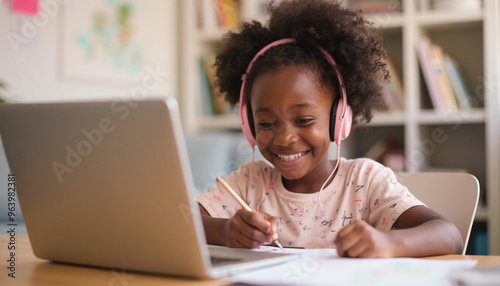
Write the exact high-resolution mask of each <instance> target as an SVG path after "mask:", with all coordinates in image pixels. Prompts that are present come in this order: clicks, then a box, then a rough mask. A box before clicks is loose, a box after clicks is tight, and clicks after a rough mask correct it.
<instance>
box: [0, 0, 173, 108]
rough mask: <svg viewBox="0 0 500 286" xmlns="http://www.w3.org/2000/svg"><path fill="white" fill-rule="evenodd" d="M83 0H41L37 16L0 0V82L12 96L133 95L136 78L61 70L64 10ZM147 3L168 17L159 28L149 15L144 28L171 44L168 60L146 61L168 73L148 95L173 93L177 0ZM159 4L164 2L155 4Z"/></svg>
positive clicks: (44, 98) (24, 98)
mask: <svg viewBox="0 0 500 286" xmlns="http://www.w3.org/2000/svg"><path fill="white" fill-rule="evenodd" d="M100 1H101V2H106V1H104V0H100ZM66 2H67V3H66ZM84 2H85V1H84V0H41V1H40V3H41V4H40V6H41V7H42V8H41V11H40V16H39V17H30V16H21V15H19V14H13V13H11V12H10V11H9V10H10V9H9V7H8V5H7V4H6V3H5V1H1V3H0V80H3V81H4V82H6V83H7V84H8V86H9V89H8V93H9V99H10V100H12V101H21V102H25V101H53V100H81V99H101V98H110V97H117V96H123V95H127V94H130V93H131V89H132V88H133V87H134V86H136V85H137V82H134V83H117V82H112V81H106V80H93V79H85V78H72V79H70V78H66V77H65V76H64V74H62V72H61V69H60V68H59V65H60V64H61V60H62V56H61V52H62V48H61V46H62V44H61V43H62V39H61V34H62V33H61V29H62V27H61V23H62V21H63V16H64V15H63V14H64V9H65V8H66V9H69V8H71V7H69V6H70V5H80V3H84ZM127 2H134V1H133V0H130V1H127ZM147 2H149V3H157V4H155V6H157V7H158V8H157V9H163V10H165V11H164V18H163V20H166V22H167V25H168V26H167V27H160V26H159V25H158V24H157V23H155V22H154V21H155V19H152V21H151V23H150V24H149V25H148V27H147V28H148V29H151V30H153V31H155V30H156V34H157V36H158V41H168V44H169V47H168V50H165V51H164V53H165V58H166V61H164V62H158V61H155V60H154V59H153V61H150V62H149V63H146V64H147V65H150V66H151V68H153V69H155V68H156V65H159V67H160V70H161V71H162V72H166V73H167V76H166V77H165V78H164V80H163V81H162V82H161V83H160V85H159V86H158V88H155V89H154V90H152V91H150V93H151V94H168V95H175V94H176V92H177V79H176V74H177V73H176V70H177V64H176V58H177V57H176V53H177V48H176V45H177V30H178V28H177V20H176V15H177V11H176V10H177V1H176V0H167V1H165V0H156V1H151V2H150V1H147ZM159 3H161V4H162V5H158V4H159ZM85 4H86V3H84V5H85ZM141 4H142V3H141ZM138 6H139V5H138ZM54 7H55V8H54ZM68 7H69V8H68ZM139 7H140V6H139ZM44 15H45V17H43V16H44ZM44 19H47V20H44ZM12 39H14V40H12Z"/></svg>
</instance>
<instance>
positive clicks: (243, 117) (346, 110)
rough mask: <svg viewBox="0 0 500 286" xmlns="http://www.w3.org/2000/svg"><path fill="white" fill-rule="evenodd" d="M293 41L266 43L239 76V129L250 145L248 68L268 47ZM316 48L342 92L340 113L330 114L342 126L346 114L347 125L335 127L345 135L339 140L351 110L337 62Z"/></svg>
mask: <svg viewBox="0 0 500 286" xmlns="http://www.w3.org/2000/svg"><path fill="white" fill-rule="evenodd" d="M294 42H296V40H295V39H294V38H284V39H280V40H277V41H274V42H272V43H270V44H268V45H266V46H265V47H263V48H262V49H261V50H260V51H259V52H258V53H257V54H256V55H255V56H254V57H253V58H252V60H251V61H250V63H249V64H248V67H247V68H246V70H245V73H244V74H243V75H242V76H241V80H242V84H241V89H240V122H241V129H242V131H243V134H244V135H245V137H246V138H247V140H248V142H249V143H250V145H251V146H252V147H254V146H255V145H256V142H255V138H254V134H253V132H252V129H251V126H250V124H252V123H251V122H249V120H248V118H249V117H248V110H249V109H248V106H247V102H246V79H247V76H248V74H249V73H250V70H251V69H252V66H253V63H254V62H255V61H256V60H257V59H258V58H259V57H260V56H262V55H263V54H264V53H265V52H267V51H268V50H269V49H270V48H272V47H275V46H279V45H283V44H288V43H294ZM318 49H319V50H320V51H321V53H322V54H323V55H324V56H325V58H326V59H327V60H328V62H329V63H330V64H331V65H332V66H333V69H334V70H335V73H336V75H337V79H338V81H339V85H340V90H341V92H342V100H340V102H341V103H340V104H341V109H340V110H342V112H340V114H339V113H338V112H335V114H332V116H335V117H334V118H332V121H333V122H334V124H335V122H338V121H340V123H341V125H342V126H344V125H343V124H344V122H343V119H344V118H346V116H347V122H346V124H347V125H346V126H344V127H342V126H340V127H337V128H340V129H341V130H343V131H342V133H346V134H345V136H342V137H343V138H341V139H340V140H342V139H344V138H345V137H347V135H348V134H349V131H350V128H351V122H352V111H351V109H350V107H349V106H348V105H347V96H346V90H345V85H344V80H343V78H342V75H341V74H340V71H339V69H338V66H337V63H336V62H335V60H334V59H333V57H332V55H330V53H329V52H327V51H326V50H325V49H324V48H323V47H321V46H318ZM337 117H338V118H337ZM345 128H347V132H345V131H344V130H345ZM330 133H331V134H330V137H331V139H332V140H333V138H335V141H336V142H337V144H338V145H340V140H338V139H337V130H333V134H332V131H330Z"/></svg>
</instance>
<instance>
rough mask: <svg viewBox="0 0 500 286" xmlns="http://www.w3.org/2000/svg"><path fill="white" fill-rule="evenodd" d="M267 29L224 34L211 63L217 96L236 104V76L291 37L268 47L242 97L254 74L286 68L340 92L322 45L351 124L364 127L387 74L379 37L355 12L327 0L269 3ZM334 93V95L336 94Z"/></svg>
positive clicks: (247, 27) (252, 25)
mask: <svg viewBox="0 0 500 286" xmlns="http://www.w3.org/2000/svg"><path fill="white" fill-rule="evenodd" d="M268 10H269V12H270V14H271V17H270V20H269V23H268V25H267V27H265V26H263V25H262V24H261V23H259V22H256V21H252V22H246V23H243V24H242V25H241V27H240V29H239V32H229V33H227V34H226V35H225V44H224V47H223V49H222V50H221V52H220V53H219V54H218V56H217V58H216V62H215V68H216V75H217V80H216V84H217V85H218V87H219V89H220V92H221V93H225V96H226V100H228V101H229V102H230V103H231V104H232V105H233V106H234V105H236V104H237V103H238V101H239V93H240V87H241V76H242V75H243V74H244V73H245V70H246V68H247V66H248V64H249V63H250V61H251V60H252V58H253V57H254V55H255V54H257V52H258V51H259V50H261V49H262V48H263V47H264V46H266V45H267V44H269V43H271V42H273V41H276V40H279V39H282V38H294V39H295V40H296V42H294V43H291V44H285V45H279V46H276V47H273V48H271V49H269V50H268V51H267V52H266V53H264V55H262V56H260V57H259V58H258V59H257V60H256V61H255V62H254V64H253V66H252V70H251V71H250V74H248V76H247V93H248V94H247V99H248V98H249V96H248V95H249V94H251V86H252V83H253V80H254V79H255V77H256V76H257V75H258V74H261V73H264V72H271V71H275V70H277V69H279V68H282V67H285V66H290V65H301V66H305V67H307V68H309V69H311V70H312V71H315V72H317V73H318V74H320V75H322V76H321V83H320V84H321V85H322V86H323V87H327V88H332V87H333V88H334V89H335V90H339V85H338V80H337V76H336V74H335V71H334V69H333V67H332V66H331V65H330V64H329V63H328V62H327V60H326V59H325V57H324V56H323V55H322V53H321V52H320V50H319V49H318V48H317V47H318V46H321V47H323V48H324V49H325V50H326V51H328V52H329V53H330V54H331V55H332V56H333V58H334V59H335V61H336V63H337V66H338V68H339V70H340V73H341V74H342V77H343V80H344V84H345V87H346V90H347V102H348V103H349V105H350V106H351V108H352V111H353V122H354V123H367V122H369V121H370V120H371V118H372V110H373V109H377V108H379V107H380V106H381V103H380V99H381V97H382V85H381V84H382V80H387V79H388V77H389V73H388V71H387V69H386V64H385V61H384V59H385V58H386V52H385V50H384V49H383V47H382V45H381V39H382V37H381V35H380V34H379V33H378V32H377V30H376V29H375V28H374V27H373V25H372V23H370V22H368V21H366V20H365V19H363V18H362V17H361V13H360V11H352V10H348V9H346V8H343V7H342V6H341V5H340V4H339V3H337V2H336V1H331V0H290V1H281V2H280V3H278V4H277V5H275V4H274V1H272V2H271V3H270V4H269V6H268ZM337 93H338V92H337Z"/></svg>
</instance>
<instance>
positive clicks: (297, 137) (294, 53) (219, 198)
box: [197, 0, 463, 257]
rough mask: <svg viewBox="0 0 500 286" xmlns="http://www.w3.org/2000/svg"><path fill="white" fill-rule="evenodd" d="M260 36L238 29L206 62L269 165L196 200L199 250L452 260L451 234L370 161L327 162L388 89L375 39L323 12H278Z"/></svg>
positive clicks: (325, 5)
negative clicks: (263, 248) (297, 250)
mask: <svg viewBox="0 0 500 286" xmlns="http://www.w3.org/2000/svg"><path fill="white" fill-rule="evenodd" d="M269 9H270V12H271V18H270V22H269V25H268V27H263V26H262V25H261V24H260V23H258V22H251V23H245V24H243V26H242V28H241V31H240V32H239V33H229V34H228V36H227V39H226V44H225V47H224V49H223V50H222V52H221V53H220V54H219V55H218V57H217V60H216V64H215V66H216V68H217V77H218V85H219V87H220V90H221V92H225V93H226V95H227V100H228V101H229V102H230V103H231V104H233V105H236V104H237V103H238V102H239V104H240V116H241V119H242V128H243V131H244V133H245V135H246V136H247V139H248V140H249V142H250V144H251V145H252V147H253V146H255V145H257V146H258V148H259V150H260V152H261V153H262V155H263V156H264V157H265V158H266V159H267V161H268V162H269V163H271V164H269V163H268V162H264V161H255V162H254V161H252V162H249V163H246V164H243V165H242V166H240V167H239V169H238V170H236V171H234V172H233V173H231V174H230V175H229V176H227V177H226V178H225V181H226V182H227V183H228V184H229V185H230V186H231V187H232V188H233V189H234V190H235V191H236V192H237V193H238V194H239V196H240V197H241V198H242V199H243V200H244V201H246V202H247V203H248V205H249V206H250V207H251V208H252V209H254V210H255V211H252V212H250V211H246V210H243V209H242V208H241V206H240V205H239V204H238V203H237V202H236V200H234V199H233V197H231V196H230V195H229V194H228V193H227V192H226V191H224V189H223V188H222V187H221V186H219V185H214V186H213V187H212V188H211V189H210V190H208V191H207V192H206V193H204V194H201V195H199V196H198V198H197V200H198V202H199V204H200V210H201V213H202V215H203V216H202V217H203V224H204V227H205V233H206V237H207V241H208V243H211V244H219V245H227V246H230V247H243V248H255V247H258V246H259V245H261V244H267V243H271V242H272V241H275V240H278V239H279V242H281V244H282V245H283V246H285V247H287V246H288V247H308V248H336V249H337V251H338V253H339V255H341V256H348V257H396V256H428V255H438V254H446V253H460V252H461V251H462V247H463V246H462V239H461V236H460V233H459V231H458V230H457V229H456V227H455V226H454V225H453V224H452V223H450V222H449V221H447V220H446V219H444V218H443V217H442V216H440V215H439V214H437V213H436V212H434V211H432V210H430V209H429V208H427V207H426V206H425V205H423V204H422V203H421V202H420V201H419V200H418V199H416V198H415V197H413V196H412V195H411V193H410V192H409V191H408V189H407V188H406V187H404V186H402V185H401V184H399V183H398V182H397V181H396V179H395V175H394V173H393V172H392V171H391V170H390V169H388V168H386V167H384V166H382V165H381V164H379V163H377V162H375V161H373V160H370V159H353V160H348V159H345V158H341V157H340V156H338V157H337V158H338V159H337V160H329V158H328V148H329V146H330V142H331V141H335V142H336V144H337V146H338V150H337V151H338V153H339V154H340V145H341V141H342V139H344V138H345V137H347V135H348V134H349V130H350V127H351V120H352V121H353V123H354V124H360V123H364V122H369V121H370V119H371V117H372V110H373V109H374V108H377V107H378V105H379V101H380V97H381V94H382V88H381V81H382V80H384V79H386V78H387V77H388V72H387V70H386V68H385V63H384V62H383V60H384V58H385V52H384V50H383V48H382V46H381V43H380V37H379V36H378V35H377V34H375V33H374V30H373V29H372V27H371V26H370V24H369V23H368V22H367V21H365V20H364V19H362V17H361V16H360V14H359V13H358V12H353V11H350V10H347V9H344V8H343V7H341V6H340V5H339V4H338V3H335V2H333V1H328V0H294V1H281V2H280V3H279V4H278V5H275V6H272V5H271V6H270V7H269Z"/></svg>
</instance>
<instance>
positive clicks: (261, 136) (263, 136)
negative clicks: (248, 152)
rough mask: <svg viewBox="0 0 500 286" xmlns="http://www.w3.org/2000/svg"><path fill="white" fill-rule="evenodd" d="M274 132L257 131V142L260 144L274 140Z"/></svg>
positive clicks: (266, 143)
mask: <svg viewBox="0 0 500 286" xmlns="http://www.w3.org/2000/svg"><path fill="white" fill-rule="evenodd" d="M272 138H273V135H272V132H267V131H259V132H257V136H256V140H255V141H256V142H257V144H258V145H268V144H269V143H270V142H271V141H272Z"/></svg>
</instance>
